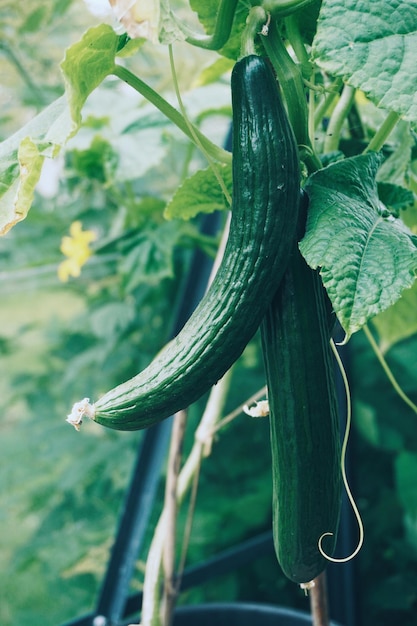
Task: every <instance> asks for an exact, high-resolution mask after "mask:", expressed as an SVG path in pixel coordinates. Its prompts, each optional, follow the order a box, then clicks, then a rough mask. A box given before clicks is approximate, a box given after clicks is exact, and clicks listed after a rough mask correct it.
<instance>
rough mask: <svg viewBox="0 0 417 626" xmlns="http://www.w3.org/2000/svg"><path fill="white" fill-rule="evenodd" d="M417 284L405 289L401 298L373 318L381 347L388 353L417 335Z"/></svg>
mask: <svg viewBox="0 0 417 626" xmlns="http://www.w3.org/2000/svg"><path fill="white" fill-rule="evenodd" d="M416 311H417V282H415V283H414V285H413V286H412V287H411V289H405V290H404V291H403V293H402V295H401V298H400V299H399V300H397V302H396V303H395V304H393V305H392V306H390V307H389V308H388V309H387V310H386V311H383V312H382V313H380V314H379V315H377V316H376V317H374V318H373V320H372V324H373V325H374V326H375V328H376V329H377V331H378V338H379V347H380V348H381V350H382V351H383V352H387V351H388V350H389V349H390V348H391V347H392V346H393V345H394V344H396V343H398V342H399V341H403V340H404V339H407V338H408V337H411V336H412V335H414V334H415V333H417V315H416Z"/></svg>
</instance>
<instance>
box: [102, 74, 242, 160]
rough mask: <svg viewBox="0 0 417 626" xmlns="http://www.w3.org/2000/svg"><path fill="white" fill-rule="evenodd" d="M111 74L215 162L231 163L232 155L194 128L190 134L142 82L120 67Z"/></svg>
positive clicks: (178, 115)
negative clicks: (144, 99)
mask: <svg viewBox="0 0 417 626" xmlns="http://www.w3.org/2000/svg"><path fill="white" fill-rule="evenodd" d="M113 74H114V75H115V76H117V77H118V78H120V79H121V80H123V81H124V82H125V83H127V84H128V85H130V86H131V87H133V89H135V90H136V91H137V92H138V93H140V94H141V95H142V96H144V98H146V99H147V100H148V101H149V102H150V103H151V104H153V105H154V106H155V107H156V108H157V109H159V110H160V111H161V113H163V114H164V115H165V116H166V117H167V118H168V119H169V120H170V121H171V122H173V123H174V124H175V125H176V126H177V127H178V128H179V129H180V130H181V131H182V132H183V133H184V134H185V135H186V136H187V137H188V138H189V139H191V141H193V142H195V137H197V138H198V141H199V143H200V144H201V146H203V148H204V151H205V152H206V153H207V154H208V155H209V156H210V157H211V158H212V159H214V160H215V161H219V162H220V163H231V162H232V155H231V153H230V152H227V150H224V149H223V148H220V147H219V146H217V145H216V144H214V143H213V142H211V141H210V140H209V139H208V138H207V137H206V136H205V135H204V134H203V133H202V132H201V131H200V130H199V129H198V128H197V127H196V126H193V127H192V128H193V133H191V132H190V128H189V125H188V124H187V122H186V120H185V119H184V117H183V116H182V115H181V113H180V112H179V111H177V109H175V108H174V107H173V106H172V105H171V104H169V102H167V101H166V100H165V99H164V98H162V96H160V95H159V94H158V93H157V92H156V91H154V90H153V89H152V87H150V86H149V85H147V84H146V83H145V82H144V81H143V80H141V79H140V78H138V76H136V75H135V74H133V73H132V72H130V71H129V70H128V69H127V68H125V67H123V66H121V65H115V68H114V70H113Z"/></svg>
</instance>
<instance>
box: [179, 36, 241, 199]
mask: <svg viewBox="0 0 417 626" xmlns="http://www.w3.org/2000/svg"><path fill="white" fill-rule="evenodd" d="M168 49H169V62H170V67H171V74H172V80H173V82H174V89H175V94H176V96H177V100H178V106H179V107H180V111H181V114H182V117H183V119H184V121H185V123H186V124H187V127H188V130H189V132H190V135H191V137H192V138H193V141H194V143H195V145H196V146H197V147H198V148H200V150H201V152H202V153H203V154H204V156H205V157H206V159H207V162H208V164H209V165H210V168H211V170H212V172H213V174H214V176H215V177H216V180H217V182H218V183H219V186H220V189H221V190H222V192H223V195H224V197H225V199H226V202H227V203H228V205H229V206H231V205H232V198H231V196H230V194H229V191H228V189H227V187H226V184H225V182H224V180H223V178H222V176H221V174H220V172H219V170H218V168H217V167H216V164H215V163H214V162H213V159H212V158H211V156H210V155H209V154H208V153H207V150H206V149H205V147H204V146H203V145H202V143H201V141H200V138H199V137H198V136H197V134H196V132H195V130H196V128H195V127H194V126H193V125H192V124H191V122H190V120H189V119H188V116H187V112H186V110H185V107H184V103H183V101H182V97H181V92H180V88H179V85H178V78H177V72H176V69H175V62H174V52H173V48H172V45H170V46H169V47H168Z"/></svg>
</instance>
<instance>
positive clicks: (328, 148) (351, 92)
mask: <svg viewBox="0 0 417 626" xmlns="http://www.w3.org/2000/svg"><path fill="white" fill-rule="evenodd" d="M355 92H356V89H355V88H354V87H351V86H350V85H347V84H346V85H345V86H344V87H343V90H342V93H341V95H340V98H339V100H338V102H337V104H336V106H335V108H334V111H333V113H332V115H331V117H330V121H329V126H328V127H327V131H326V138H325V141H324V152H334V151H335V150H337V149H338V147H339V141H340V134H341V132H342V127H343V124H344V122H345V120H346V119H347V116H348V114H349V111H350V109H351V107H352V104H353V100H354V98H355Z"/></svg>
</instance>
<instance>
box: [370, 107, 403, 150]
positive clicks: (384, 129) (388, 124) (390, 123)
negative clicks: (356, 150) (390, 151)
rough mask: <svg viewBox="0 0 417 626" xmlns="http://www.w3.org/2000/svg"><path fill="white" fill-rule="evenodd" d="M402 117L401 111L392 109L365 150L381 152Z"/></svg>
mask: <svg viewBox="0 0 417 626" xmlns="http://www.w3.org/2000/svg"><path fill="white" fill-rule="evenodd" d="M400 119H401V115H400V114H399V113H397V112H396V111H390V112H389V113H388V115H387V117H386V118H385V120H384V121H383V123H382V124H381V126H380V128H378V130H377V132H376V133H375V135H374V136H373V137H372V139H371V141H370V142H369V144H368V146H367V147H366V148H365V150H364V152H370V151H371V150H373V151H374V152H379V150H381V148H382V146H383V145H384V143H385V142H386V140H387V139H388V137H389V135H390V134H391V132H392V131H393V130H394V128H395V126H396V125H397V123H398V122H399V121H400Z"/></svg>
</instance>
